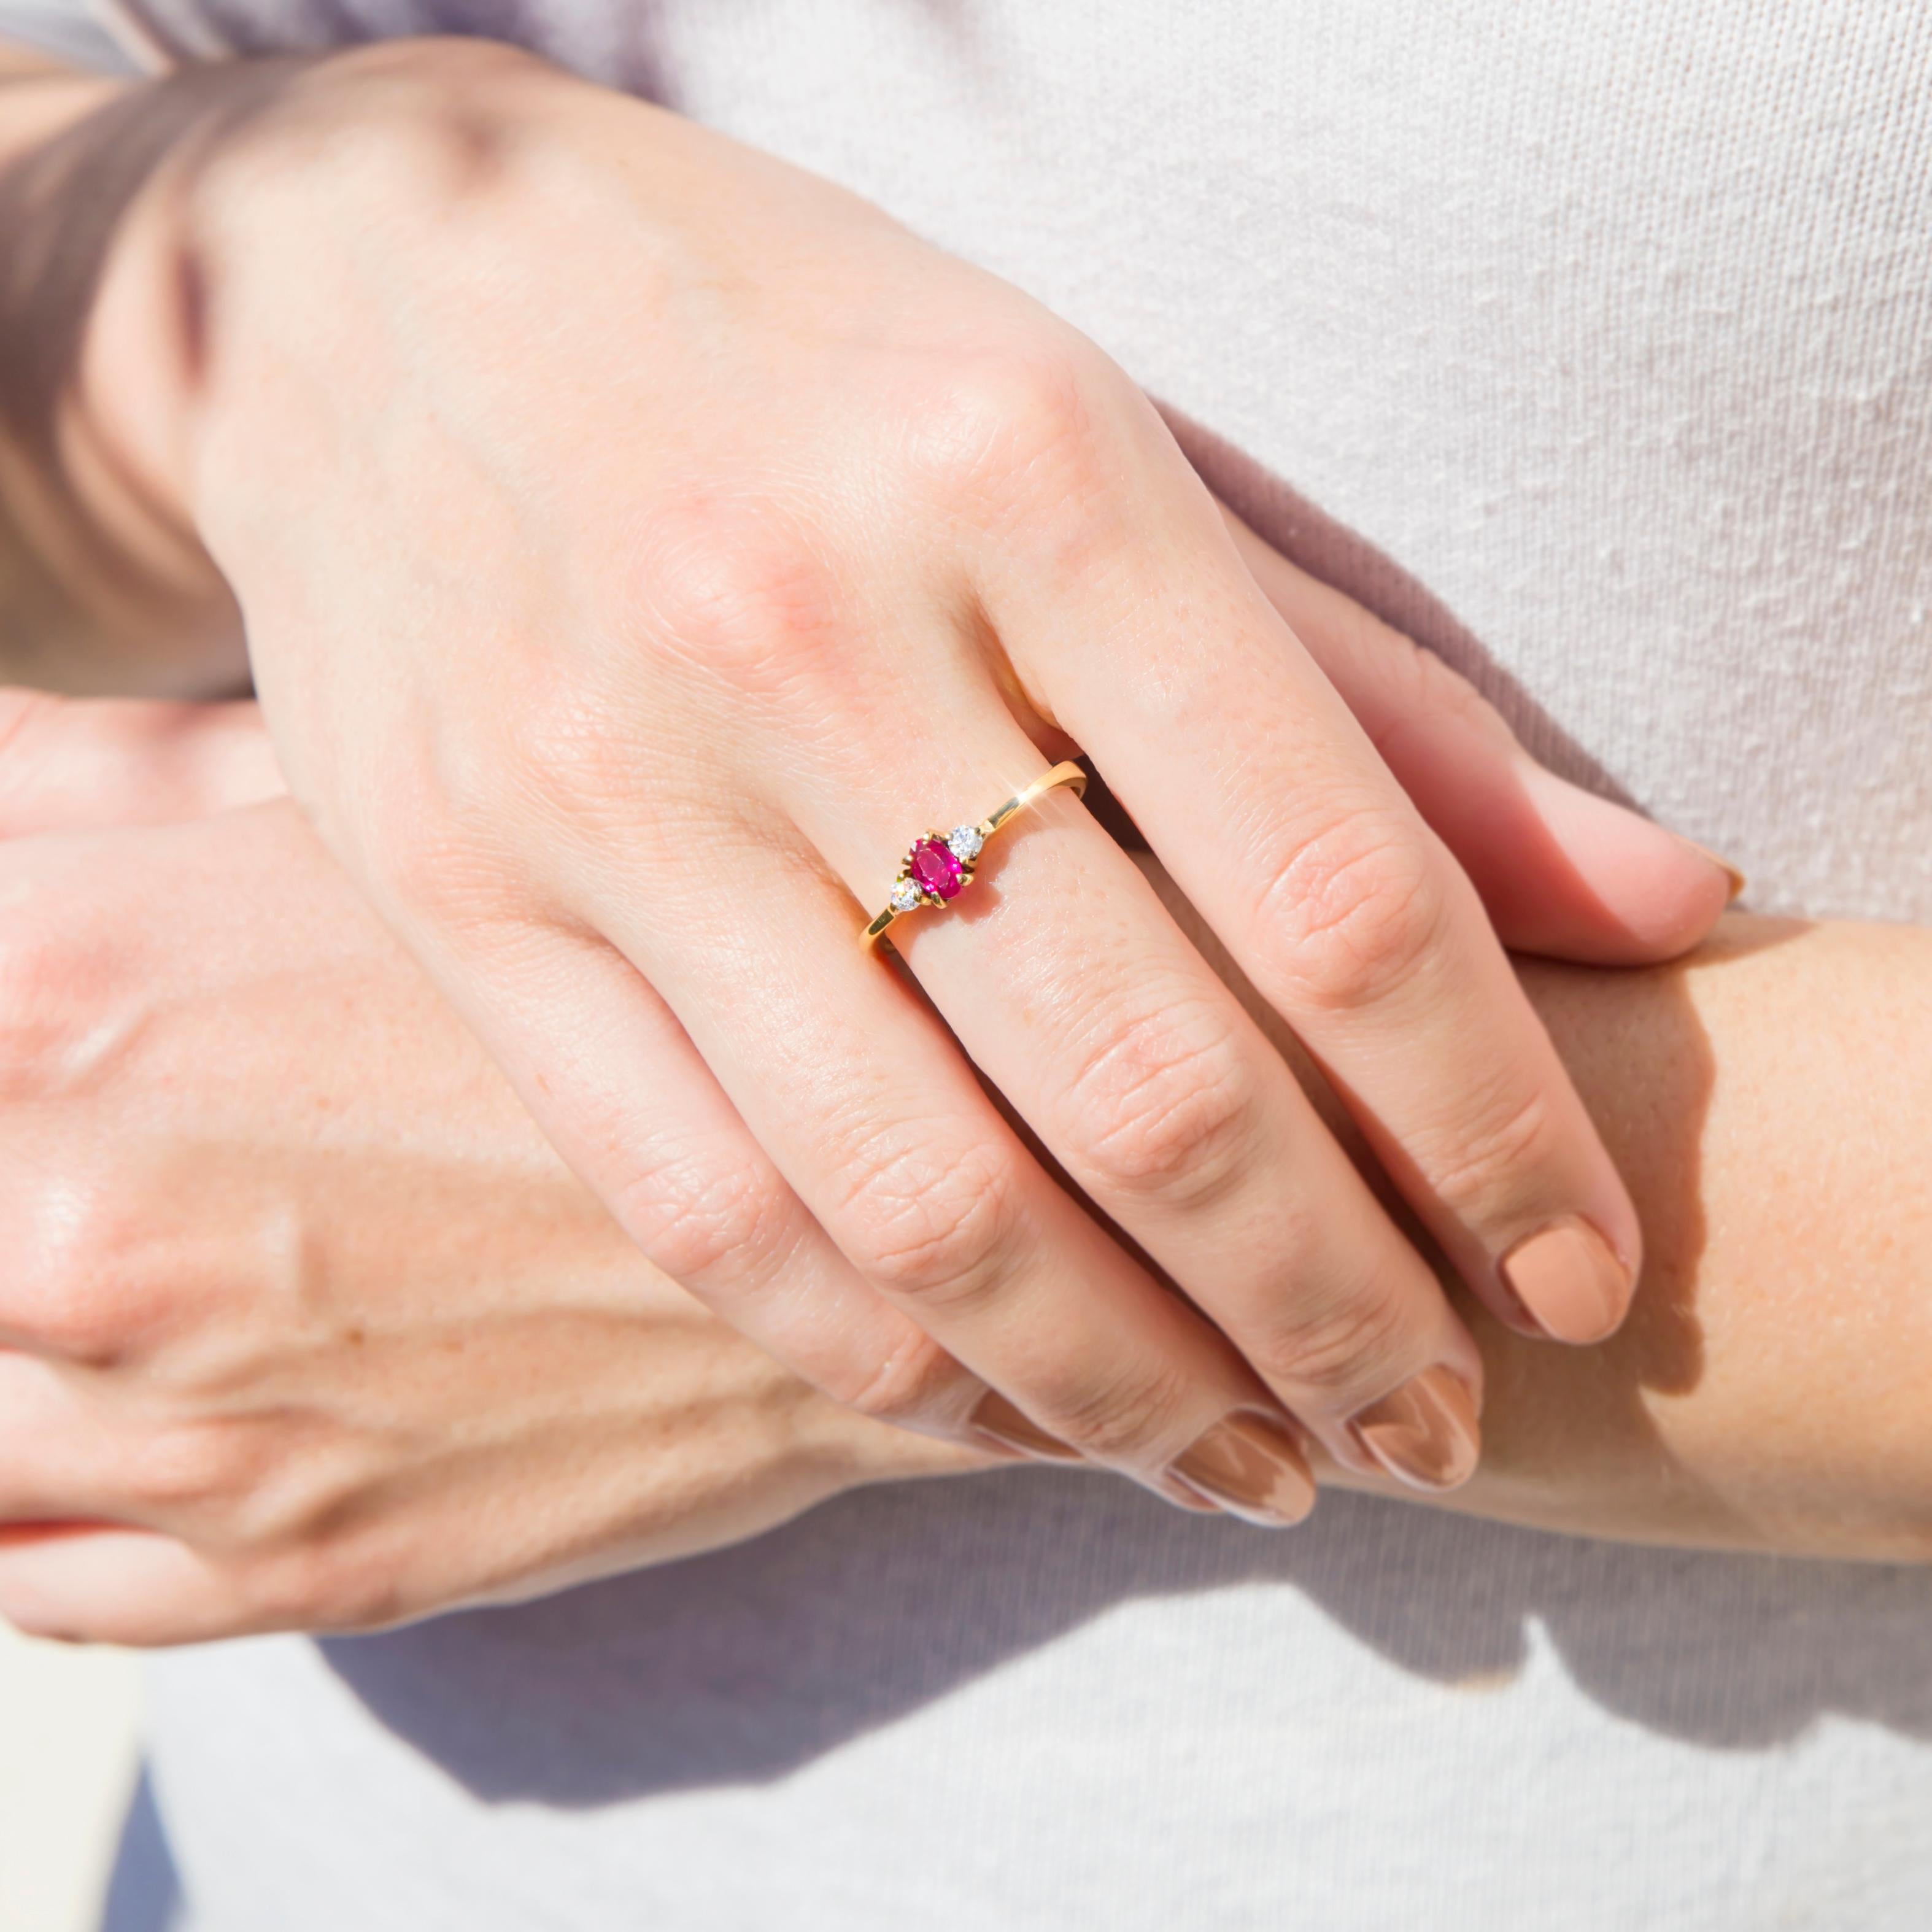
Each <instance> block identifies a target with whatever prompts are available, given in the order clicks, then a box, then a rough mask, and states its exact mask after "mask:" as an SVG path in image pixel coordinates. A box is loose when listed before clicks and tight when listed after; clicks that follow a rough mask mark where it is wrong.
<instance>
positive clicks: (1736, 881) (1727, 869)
mask: <svg viewBox="0 0 1932 1932" xmlns="http://www.w3.org/2000/svg"><path fill="white" fill-rule="evenodd" d="M1676 836H1677V838H1679V841H1681V842H1682V844H1686V845H1688V846H1689V847H1690V848H1691V850H1692V851H1694V853H1697V856H1698V857H1699V858H1700V859H1705V860H1706V861H1707V862H1709V863H1710V864H1712V865H1715V866H1716V867H1717V868H1718V871H1721V873H1723V874H1724V877H1726V878H1727V879H1728V880H1730V882H1731V895H1730V898H1727V900H1725V901H1724V903H1725V904H1727V905H1729V904H1731V903H1732V901H1733V900H1735V899H1736V898H1739V897H1740V896H1741V895H1742V893H1743V892H1744V889H1745V886H1748V885H1749V884H1750V883H1751V881H1750V880H1748V878H1746V877H1745V875H1744V874H1743V873H1742V872H1741V871H1739V870H1738V868H1736V866H1735V865H1733V864H1732V863H1731V862H1730V859H1721V858H1719V857H1718V855H1717V853H1715V852H1713V851H1712V850H1711V848H1710V847H1709V846H1708V845H1700V844H1698V843H1697V840H1696V839H1694V838H1685V836H1684V835H1683V833H1682V832H1679V833H1678V834H1677V835H1676Z"/></svg>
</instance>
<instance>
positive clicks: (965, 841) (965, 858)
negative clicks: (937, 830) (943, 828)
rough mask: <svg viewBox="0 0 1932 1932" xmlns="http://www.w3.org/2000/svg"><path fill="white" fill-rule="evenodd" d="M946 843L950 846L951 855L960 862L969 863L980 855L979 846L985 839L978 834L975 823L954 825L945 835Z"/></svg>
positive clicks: (978, 830)
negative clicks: (951, 849)
mask: <svg viewBox="0 0 1932 1932" xmlns="http://www.w3.org/2000/svg"><path fill="white" fill-rule="evenodd" d="M946 842H947V844H948V845H950V847H952V848H953V857H954V858H956V859H959V861H960V862H962V864H965V865H971V864H972V862H973V861H974V859H977V858H978V857H979V856H980V847H981V846H983V845H984V844H986V840H985V839H983V838H981V837H980V828H979V827H978V826H977V825H956V826H954V827H953V829H952V831H951V832H950V834H949V835H947V841H946Z"/></svg>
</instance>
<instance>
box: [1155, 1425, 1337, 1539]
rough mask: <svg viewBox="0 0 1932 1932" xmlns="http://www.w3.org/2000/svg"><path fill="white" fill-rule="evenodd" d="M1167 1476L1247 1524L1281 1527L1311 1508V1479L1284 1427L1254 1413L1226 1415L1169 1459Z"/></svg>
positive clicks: (1306, 1512) (1297, 1444) (1313, 1481)
mask: <svg viewBox="0 0 1932 1932" xmlns="http://www.w3.org/2000/svg"><path fill="white" fill-rule="evenodd" d="M1167 1473H1168V1474H1169V1476H1170V1477H1172V1478H1174V1479H1175V1481H1178V1482H1181V1483H1184V1484H1187V1487H1189V1488H1190V1489H1191V1490H1199V1492H1200V1493H1201V1494H1202V1496H1205V1497H1206V1498H1207V1499H1208V1501H1209V1502H1212V1503H1218V1504H1220V1506H1221V1507H1222V1508H1223V1509H1224V1510H1226V1511H1229V1512H1230V1514H1233V1515H1235V1516H1238V1517H1241V1518H1242V1520H1244V1521H1245V1522H1247V1523H1262V1524H1265V1525H1266V1526H1268V1527H1269V1528H1271V1529H1286V1527H1287V1526H1289V1524H1291V1523H1299V1522H1301V1520H1302V1518H1303V1517H1305V1516H1306V1515H1307V1514H1308V1512H1309V1511H1310V1510H1312V1509H1313V1508H1314V1507H1315V1478H1313V1476H1312V1475H1310V1474H1309V1472H1308V1463H1307V1458H1306V1457H1304V1456H1303V1454H1302V1453H1301V1445H1300V1444H1299V1443H1298V1442H1297V1441H1296V1440H1295V1437H1294V1436H1293V1435H1292V1433H1290V1431H1289V1428H1288V1427H1287V1425H1286V1424H1284V1423H1282V1422H1278V1421H1276V1420H1275V1419H1274V1418H1273V1417H1271V1416H1267V1415H1262V1414H1261V1413H1260V1412H1259V1411H1256V1410H1252V1409H1244V1410H1242V1411H1241V1412H1238V1413H1237V1414H1235V1415H1230V1416H1226V1417H1224V1418H1223V1419H1222V1420H1221V1421H1219V1422H1217V1423H1216V1424H1215V1425H1214V1427H1213V1428H1211V1429H1210V1430H1208V1431H1207V1432H1206V1433H1205V1434H1204V1435H1203V1436H1201V1437H1200V1438H1199V1440H1197V1441H1196V1442H1195V1444H1194V1445H1193V1447H1192V1448H1190V1449H1189V1450H1188V1451H1187V1452H1186V1454H1184V1455H1181V1456H1178V1457H1175V1460H1174V1463H1173V1464H1172V1466H1171V1467H1170V1468H1169V1470H1168V1472H1167Z"/></svg>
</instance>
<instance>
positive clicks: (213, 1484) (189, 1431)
mask: <svg viewBox="0 0 1932 1932" xmlns="http://www.w3.org/2000/svg"><path fill="white" fill-rule="evenodd" d="M117 1466H118V1468H119V1469H120V1470H121V1484H122V1486H123V1487H124V1490H125V1491H126V1493H127V1498H128V1500H129V1501H130V1502H131V1503H132V1504H133V1505H135V1507H136V1508H137V1509H139V1510H143V1511H154V1513H155V1514H159V1515H163V1516H167V1517H182V1516H190V1515H204V1514H207V1513H208V1512H209V1511H211V1510H215V1509H218V1508H220V1507H222V1506H223V1505H227V1504H229V1503H232V1502H234V1501H235V1500H236V1499H237V1498H238V1497H239V1496H241V1495H242V1493H243V1492H244V1491H245V1490H246V1489H247V1488H248V1486H249V1484H250V1483H251V1480H252V1475H253V1472H252V1470H251V1463H250V1460H249V1459H248V1457H247V1456H246V1455H245V1454H244V1453H242V1451H241V1449H240V1447H239V1445H238V1444H237V1443H236V1442H235V1441H234V1440H233V1438H232V1437H231V1436H230V1435H229V1433H228V1432H227V1431H226V1430H223V1429H222V1428H220V1427H212V1426H196V1425H193V1424H178V1425H175V1426H173V1427H166V1428H162V1429H159V1430H151V1431H150V1432H148V1434H147V1435H146V1436H145V1439H144V1440H143V1441H142V1444H141V1445H140V1451H139V1454H137V1455H130V1456H127V1457H123V1458H121V1460H120V1461H119V1462H118V1465H117Z"/></svg>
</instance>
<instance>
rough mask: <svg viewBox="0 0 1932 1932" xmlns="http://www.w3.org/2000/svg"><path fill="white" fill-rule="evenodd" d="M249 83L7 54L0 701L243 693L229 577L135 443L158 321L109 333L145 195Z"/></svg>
mask: <svg viewBox="0 0 1932 1932" xmlns="http://www.w3.org/2000/svg"><path fill="white" fill-rule="evenodd" d="M249 72H250V70H245V69H243V68H239V67H238V68H236V70H235V71H234V75H233V78H232V79H231V78H230V77H229V76H228V75H227V74H216V75H214V77H212V78H199V77H197V78H196V79H194V80H189V81H186V82H173V81H170V82H162V83H151V84H149V85H148V86H130V85H129V84H128V83H124V82H121V81H118V80H105V79H102V78H101V77H96V76H89V75H84V74H77V73H74V72H72V71H68V70H66V69H63V68H59V67H58V66H56V65H53V64H52V63H50V62H47V61H46V60H44V59H43V58H40V57H39V56H37V55H33V54H30V53H27V52H23V51H21V50H19V49H13V48H10V47H7V46H5V45H0V262H4V263H5V264H6V272H5V274H4V275H0V681H5V682H20V683H31V684H34V685H40V686H42V687H44V688H50V689H55V690H64V691H140V690H145V691H158V692H168V693H178V694H187V693H196V692H201V693H205V692H210V691H219V690H220V689H222V688H236V687H239V685H241V684H242V682H243V681H244V680H245V661H244V656H243V652H242V646H241V631H240V624H239V617H238V616H237V613H236V611H235V609H234V606H233V601H232V600H231V599H230V598H229V595H228V593H227V591H226V587H225V586H224V585H223V583H222V580H221V578H220V573H219V572H218V571H217V570H216V569H215V568H214V565H213V564H212V563H211V562H210V561H209V559H208V556H207V555H206V553H205V550H203V549H202V546H201V544H199V541H197V540H196V538H195V537H194V535H193V532H192V531H191V530H190V529H189V528H188V526H187V523H186V521H185V520H184V518H183V517H181V516H180V515H179V514H178V512H177V511H175V509H174V508H172V506H171V505H169V502H168V501H167V499H166V495H165V493H163V492H160V491H157V490H155V489H154V487H152V483H151V478H150V477H149V476H148V475H146V474H145V469H144V465H143V463H142V461H141V460H140V459H139V456H138V455H137V454H136V452H135V451H134V450H133V449H132V447H131V446H130V441H129V439H128V437H127V428H126V425H127V416H128V413H129V411H130V408H131V409H132V410H134V411H136V412H138V410H139V407H140V397H139V391H140V389H141V387H142V383H143V381H144V380H145V375H146V373H147V372H146V371H145V369H144V368H143V366H142V365H143V364H144V363H145V362H147V360H148V357H149V356H150V355H151V347H150V345H151V344H153V343H154V341H156V340H157V339H158V338H160V335H161V334H162V330H161V328H160V320H161V319H160V317H155V316H148V317H130V318H128V320H130V321H131V322H132V323H133V324H134V326H132V327H130V328H127V329H124V330H122V331H121V332H120V336H119V339H118V341H109V340H107V339H106V338H105V336H104V332H103V331H102V330H101V329H100V327H99V326H98V317H99V311H100V309H101V305H102V302H103V298H104V292H106V291H108V290H111V289H112V288H113V287H114V286H115V284H116V281H117V279H118V275H117V272H118V267H119V264H120V261H121V255H122V254H123V251H124V250H125V249H126V248H127V247H128V246H129V241H128V228H129V224H128V223H127V220H126V219H125V217H126V215H127V211H128V209H129V208H130V206H131V205H132V204H133V201H134V199H136V196H138V194H139V190H141V188H142V186H143V185H144V184H145V183H146V181H148V178H150V176H151V174H152V172H153V171H154V169H155V168H156V167H157V166H159V165H160V163H161V162H162V161H163V160H164V159H165V158H166V157H167V156H168V155H169V154H170V153H171V152H172V151H173V150H174V148H175V146H176V145H177V144H178V141H179V140H180V139H181V137H182V136H183V135H184V133H186V132H187V130H189V129H190V128H191V127H193V126H194V125H196V124H197V122H198V121H200V120H201V119H202V118H204V117H205V114H206V113H207V112H208V110H210V108H211V107H213V106H214V105H215V104H217V103H218V102H219V101H221V100H222V99H223V98H224V97H225V96H226V95H230V94H233V93H236V92H239V91H241V90H242V88H243V86H244V85H245V80H246V78H247V77H248V73H249Z"/></svg>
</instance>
